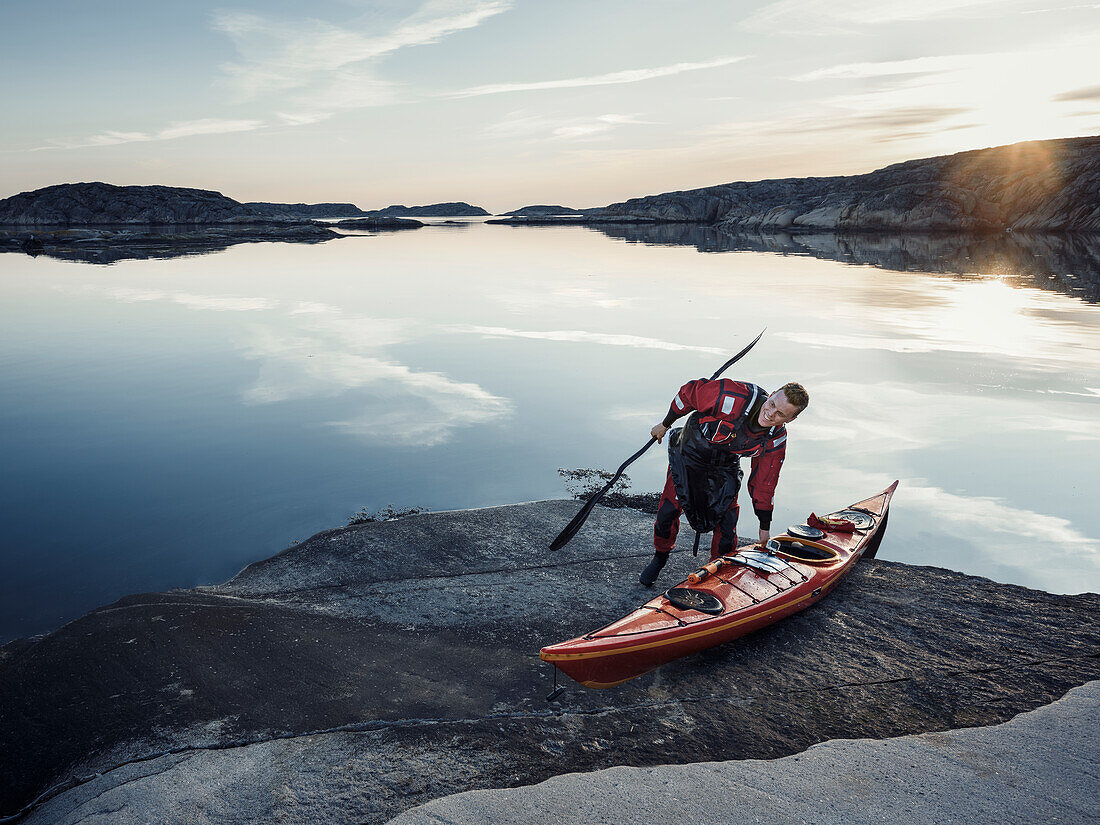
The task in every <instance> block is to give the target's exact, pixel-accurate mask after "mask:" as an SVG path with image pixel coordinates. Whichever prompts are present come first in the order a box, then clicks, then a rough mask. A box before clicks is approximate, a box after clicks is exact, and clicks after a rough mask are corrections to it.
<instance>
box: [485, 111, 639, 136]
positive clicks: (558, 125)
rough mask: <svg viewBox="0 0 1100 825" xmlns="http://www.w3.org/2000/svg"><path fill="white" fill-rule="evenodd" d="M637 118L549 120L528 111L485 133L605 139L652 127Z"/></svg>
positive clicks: (607, 117) (509, 118) (564, 118)
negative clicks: (618, 131)
mask: <svg viewBox="0 0 1100 825" xmlns="http://www.w3.org/2000/svg"><path fill="white" fill-rule="evenodd" d="M652 125H655V124H654V122H653V121H649V120H642V119H641V118H640V116H638V115H633V114H631V115H619V114H606V115H596V116H594V117H559V118H555V117H546V116H543V115H537V114H529V113H527V112H526V111H519V112H512V113H510V114H509V115H508V116H507V117H505V118H504V120H501V121H500V122H498V123H494V124H491V125H489V126H487V127H485V129H484V130H483V133H484V134H485V135H486V136H488V137H493V138H503V139H509V140H512V139H516V138H531V139H537V140H578V139H588V140H591V139H597V138H603V137H606V136H607V135H608V134H609V133H610V132H612V131H614V130H616V129H618V128H619V127H621V126H652Z"/></svg>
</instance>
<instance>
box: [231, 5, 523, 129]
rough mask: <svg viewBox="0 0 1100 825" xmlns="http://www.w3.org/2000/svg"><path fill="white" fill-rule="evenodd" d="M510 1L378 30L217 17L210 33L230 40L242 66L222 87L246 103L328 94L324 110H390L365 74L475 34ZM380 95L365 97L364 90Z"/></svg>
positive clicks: (447, 10)
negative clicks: (289, 94)
mask: <svg viewBox="0 0 1100 825" xmlns="http://www.w3.org/2000/svg"><path fill="white" fill-rule="evenodd" d="M512 5H513V3H512V0H430V2H427V3H425V4H423V5H422V6H421V7H420V9H419V10H417V11H416V12H415V13H413V14H412V15H410V16H409V17H406V18H405V19H403V20H401V21H398V22H396V23H395V24H392V25H391V27H390V28H389V29H388V30H384V31H378V29H380V28H384V27H382V26H379V24H378V21H377V19H376V18H364V19H362V20H360V21H358V22H356V23H353V24H349V25H345V26H335V25H333V24H331V23H327V22H324V21H321V20H314V19H307V20H273V19H269V18H266V17H262V16H260V15H257V14H251V13H245V12H236V11H222V12H218V13H216V14H215V15H214V18H213V22H212V25H213V27H214V29H215V30H217V31H220V32H222V33H224V34H226V35H228V36H229V37H230V38H231V39H232V40H233V43H234V44H235V46H236V48H237V52H238V55H239V59H238V60H236V61H234V62H231V63H227V64H225V65H224V66H223V67H222V70H223V82H224V83H225V84H226V85H228V86H229V87H230V88H231V89H233V91H234V92H235V93H236V94H237V95H238V96H239V97H240V98H241V99H243V100H251V99H254V98H257V97H260V96H261V95H264V94H267V93H269V92H280V91H286V90H288V89H305V88H307V87H313V88H316V87H317V86H321V87H327V88H323V89H322V91H327V94H328V98H329V99H328V101H327V102H328V103H329V105H334V104H336V103H340V104H341V108H352V107H360V106H364V105H378V104H379V103H380V102H390V101H392V99H393V91H392V87H391V86H390V84H387V83H384V82H383V81H381V80H379V79H378V78H376V77H375V76H374V74H373V72H372V71H370V70H369V66H367V65H364V64H371V63H373V62H375V61H377V60H378V59H379V58H382V57H385V56H387V55H390V54H392V53H394V52H396V51H398V50H400V49H403V48H407V47H410V46H424V45H428V44H431V43H437V42H439V41H440V40H442V39H443V38H444V37H447V36H448V35H451V34H454V33H456V32H459V31H464V30H466V29H472V28H474V27H476V26H478V25H480V24H481V23H482V22H484V21H485V20H487V19H489V18H490V17H493V16H495V15H498V14H501V13H502V12H505V11H507V10H508V9H510V8H511V7H512ZM372 86H378V87H380V88H376V89H368V88H366V87H372Z"/></svg>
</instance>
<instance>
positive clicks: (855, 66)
mask: <svg viewBox="0 0 1100 825" xmlns="http://www.w3.org/2000/svg"><path fill="white" fill-rule="evenodd" d="M974 58H975V56H974V55H941V56H937V57H918V58H914V59H913V60H883V61H878V62H873V63H845V64H842V65H839V66H829V67H826V68H824V69H815V70H814V71H812V72H806V73H804V74H800V75H795V76H794V77H792V78H791V79H792V80H797V81H800V82H807V81H814V80H861V79H865V78H872V77H890V76H894V75H914V74H917V75H927V74H936V73H939V72H946V71H954V70H955V69H960V68H966V67H967V66H970V65H971V64H972V62H973V60H974Z"/></svg>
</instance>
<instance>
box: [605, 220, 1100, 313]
mask: <svg viewBox="0 0 1100 825" xmlns="http://www.w3.org/2000/svg"><path fill="white" fill-rule="evenodd" d="M589 228H590V229H593V230H596V231H599V232H602V233H604V234H605V235H608V236H609V237H612V238H618V239H620V240H624V241H626V242H627V243H643V244H650V245H656V246H694V247H695V248H696V249H698V250H699V251H700V252H772V253H776V254H779V255H812V256H814V257H815V258H823V259H826V260H831V261H841V262H843V263H849V264H866V265H870V266H876V267H880V268H882V269H889V270H893V271H895V272H926V273H927V272H935V273H945V274H952V275H957V276H959V277H963V278H966V277H974V276H990V275H995V276H997V277H1000V278H1003V279H1004V280H1005V281H1007V282H1008V283H1011V284H1013V285H1018V286H1030V287H1035V288H1038V289H1048V290H1054V291H1057V292H1061V293H1063V294H1066V295H1072V296H1074V297H1077V298H1082V299H1083V300H1086V301H1089V302H1093V303H1096V302H1100V238H1097V237H1095V236H1091V235H1080V234H1078V235H1072V234H1065V235H1033V234H1019V233H1005V234H1003V235H1002V234H996V235H963V234H959V235H919V234H905V235H883V234H877V233H863V234H849V235H837V234H831V233H821V234H801V233H800V234H789V233H785V232H772V233H731V232H726V231H722V230H718V229H715V228H714V227H710V226H702V225H699V224H683V223H679V224H606V225H605V224H593V225H590V227H589Z"/></svg>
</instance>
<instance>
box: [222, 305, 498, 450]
mask: <svg viewBox="0 0 1100 825" xmlns="http://www.w3.org/2000/svg"><path fill="white" fill-rule="evenodd" d="M401 327H402V325H401V323H400V322H395V321H392V320H390V319H368V318H355V319H350V318H349V319H339V320H338V322H336V323H329V322H323V323H318V324H316V325H314V326H313V327H312V328H307V329H305V330H300V331H299V332H298V334H288V333H287V332H286V331H285V330H282V329H275V328H273V327H269V326H266V325H253V326H252V327H251V328H250V329H249V331H248V340H247V342H246V343H245V344H244V346H243V349H244V354H245V357H247V358H249V359H252V360H254V361H258V362H259V376H258V377H257V379H256V381H255V382H254V383H253V384H252V386H250V387H249V388H248V389H247V390H245V391H244V393H243V398H244V400H245V402H246V403H249V404H275V403H281V402H286V401H292V400H296V399H312V398H319V397H332V398H334V397H341V398H344V399H345V401H344V404H345V405H347V406H351V407H352V409H353V412H352V413H351V414H350V415H347V416H345V417H343V418H338V419H335V420H329V421H326V422H324V424H325V426H327V427H332V428H333V429H336V430H339V431H341V432H344V433H347V434H349V435H352V436H355V437H357V438H363V439H368V440H375V439H384V440H385V441H386V443H388V444H393V445H402V446H409V447H412V446H416V447H431V446H436V445H438V444H442V443H444V442H445V441H447V440H448V439H449V438H450V437H451V435H452V434H453V433H454V431H455V430H456V429H458V428H460V427H465V426H469V425H471V424H480V423H485V422H488V421H491V420H493V419H495V418H498V417H499V416H502V415H505V414H506V413H508V412H510V411H511V409H512V404H511V402H510V401H509V400H508V399H506V398H502V397H500V396H496V395H493V394H492V393H490V392H488V391H487V390H485V389H484V388H482V387H481V386H479V385H478V384H475V383H472V382H466V381H456V380H455V379H453V378H450V377H449V376H447V375H444V374H442V373H439V372H421V371H417V370H414V369H412V368H411V367H408V366H406V365H405V364H400V363H397V362H395V361H392V360H388V359H386V358H384V357H380V356H379V355H376V354H370V353H369V352H364V351H363V350H372V349H378V348H380V347H384V346H387V345H389V344H392V343H396V342H397V340H399V339H400V338H402V337H403V336H402V335H401V334H400V329H401Z"/></svg>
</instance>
